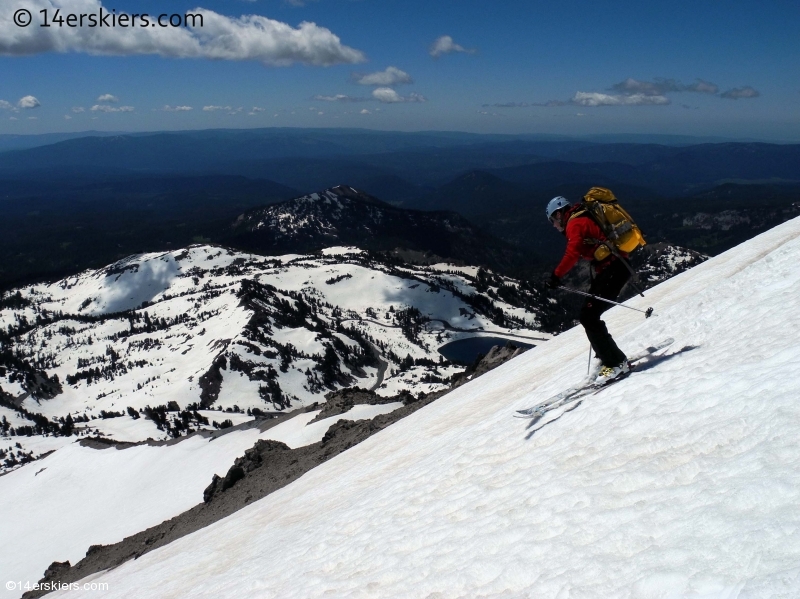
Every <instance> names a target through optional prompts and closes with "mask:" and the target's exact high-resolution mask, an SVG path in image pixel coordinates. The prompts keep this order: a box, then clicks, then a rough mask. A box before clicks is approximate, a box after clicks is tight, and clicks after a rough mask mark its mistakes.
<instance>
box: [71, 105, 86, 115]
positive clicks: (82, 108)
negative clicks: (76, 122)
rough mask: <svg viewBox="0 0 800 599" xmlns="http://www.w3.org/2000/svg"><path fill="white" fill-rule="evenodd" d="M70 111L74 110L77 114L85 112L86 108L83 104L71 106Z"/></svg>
mask: <svg viewBox="0 0 800 599" xmlns="http://www.w3.org/2000/svg"><path fill="white" fill-rule="evenodd" d="M72 112H74V113H75V114H79V113H81V112H86V109H85V108H84V107H83V106H73V107H72Z"/></svg>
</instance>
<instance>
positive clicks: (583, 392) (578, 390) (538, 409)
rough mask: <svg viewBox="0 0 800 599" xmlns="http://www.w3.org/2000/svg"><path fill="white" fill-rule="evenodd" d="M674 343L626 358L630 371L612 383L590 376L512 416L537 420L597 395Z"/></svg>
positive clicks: (663, 343) (670, 339) (667, 343)
mask: <svg viewBox="0 0 800 599" xmlns="http://www.w3.org/2000/svg"><path fill="white" fill-rule="evenodd" d="M674 342H675V340H674V339H672V338H671V337H670V338H668V339H665V340H664V341H662V342H661V343H658V344H656V345H653V346H651V347H648V348H645V349H643V350H642V351H640V352H638V353H637V354H634V355H633V356H631V357H630V358H628V362H629V363H630V364H631V371H630V372H628V373H626V374H624V375H622V376H620V377H617V378H616V379H614V380H613V381H610V382H608V383H602V384H600V383H594V382H593V381H594V378H595V377H596V376H597V373H593V374H590V375H589V376H587V377H586V378H585V379H584V380H583V381H581V382H580V383H579V384H577V385H575V386H573V387H570V388H569V389H567V390H566V391H562V392H561V393H558V394H556V395H554V396H553V397H551V398H549V399H547V400H546V401H543V402H542V403H540V404H537V405H535V406H532V407H530V408H525V409H523V410H517V413H516V414H514V416H515V417H516V418H530V419H536V420H539V419H540V418H541V417H542V416H544V415H545V414H546V413H547V412H549V411H551V410H555V409H557V408H560V407H561V406H563V405H565V404H567V403H570V402H573V401H576V400H578V399H580V398H582V397H586V396H587V395H592V394H594V393H597V392H598V391H600V390H601V389H604V388H605V387H608V386H609V385H613V384H614V383H616V382H618V381H621V380H623V379H626V378H627V377H628V376H629V375H630V374H631V372H633V370H634V369H635V367H636V362H638V361H640V360H643V359H645V358H647V357H648V356H651V355H653V354H654V353H656V352H659V351H661V350H662V349H665V348H667V347H669V346H670V345H672V344H673V343H674Z"/></svg>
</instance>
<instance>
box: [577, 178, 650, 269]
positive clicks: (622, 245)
mask: <svg viewBox="0 0 800 599" xmlns="http://www.w3.org/2000/svg"><path fill="white" fill-rule="evenodd" d="M584 215H586V216H589V217H591V218H592V220H594V222H596V223H597V225H598V226H599V227H600V229H602V231H603V234H604V235H605V236H606V239H607V240H608V242H605V243H604V242H602V241H600V240H596V239H592V240H586V241H587V242H590V243H599V244H600V245H599V246H598V248H597V249H596V250H595V252H594V259H595V260H597V261H600V260H604V259H605V258H608V256H610V255H611V254H612V253H616V252H615V251H614V250H615V249H616V250H619V251H622V252H625V253H627V254H629V253H631V252H632V251H634V250H635V249H636V248H638V247H639V246H643V245H646V244H647V242H646V241H645V240H644V236H643V235H642V232H641V231H640V230H639V227H637V226H636V223H635V222H633V219H632V218H631V215H630V214H628V213H627V212H626V211H625V209H624V208H623V207H622V206H620V204H619V202H618V201H617V198H616V196H615V195H614V194H613V193H612V192H611V190H610V189H606V188H605V187H592V188H591V189H590V190H589V192H588V193H587V194H586V195H585V196H584V197H583V202H581V207H580V209H579V210H576V211H575V212H574V213H573V214H572V216H571V217H570V220H572V219H573V218H575V217H576V216H584ZM609 246H613V247H609Z"/></svg>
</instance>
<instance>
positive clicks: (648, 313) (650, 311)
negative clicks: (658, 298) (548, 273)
mask: <svg viewBox="0 0 800 599" xmlns="http://www.w3.org/2000/svg"><path fill="white" fill-rule="evenodd" d="M557 289H563V290H564V291H569V292H570V293H577V294H578V295H583V296H585V297H591V298H592V299H596V300H600V301H601V302H606V303H607V304H614V305H615V306H622V307H623V308H627V309H628V310H636V311H637V312H641V313H642V314H644V317H645V318H650V317H651V316H652V315H653V308H648V309H647V310H640V309H639V308H632V307H631V306H626V305H625V304H620V303H619V302H612V301H611V300H610V299H606V298H604V297H599V296H597V295H592V294H591V293H586V292H584V291H578V290H577V289H571V288H569V287H557Z"/></svg>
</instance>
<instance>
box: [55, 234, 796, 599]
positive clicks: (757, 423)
mask: <svg viewBox="0 0 800 599" xmlns="http://www.w3.org/2000/svg"><path fill="white" fill-rule="evenodd" d="M799 237H800V220H794V221H791V222H788V223H785V224H783V225H781V226H779V227H776V228H775V229H773V230H771V231H769V232H767V233H765V234H763V235H761V236H760V237H758V238H756V239H754V240H751V241H750V242H747V243H745V244H744V245H742V246H740V247H738V248H735V249H733V250H731V251H729V252H726V253H725V254H722V255H721V256H718V257H716V258H714V259H711V260H709V261H708V262H707V263H705V264H703V265H701V266H699V267H697V268H695V269H693V270H692V271H689V272H687V273H684V274H683V275H680V276H678V277H676V278H674V279H671V280H669V281H667V282H666V283H663V284H662V285H660V286H659V287H657V288H654V289H653V290H651V291H650V292H649V293H648V294H647V297H646V298H644V299H642V298H640V299H638V300H632V301H631V305H633V306H636V307H638V308H645V307H647V306H649V305H653V306H654V307H655V309H656V316H654V317H653V318H650V319H647V320H645V319H643V318H642V317H641V314H638V313H635V312H633V311H629V310H624V309H614V310H612V311H611V312H609V313H608V315H607V321H608V322H609V325H610V328H611V330H612V331H614V332H615V334H616V337H617V339H618V340H619V342H620V344H621V346H622V347H623V348H625V349H626V350H627V351H629V352H633V351H635V350H637V349H639V348H642V347H644V346H646V345H647V344H649V343H651V342H656V341H660V340H661V339H664V338H666V337H668V336H669V337H674V338H675V339H676V342H675V344H674V345H673V346H672V348H670V350H669V351H667V352H666V355H665V356H664V357H663V358H661V359H658V360H655V361H653V362H650V363H649V364H646V365H644V366H642V368H641V369H640V371H639V372H636V373H634V374H633V375H632V376H631V377H629V378H628V379H626V380H625V381H622V382H620V383H618V384H617V385H614V386H613V387H610V388H609V389H607V390H605V391H603V392H601V393H598V394H597V395H595V396H592V397H589V398H586V399H585V400H584V402H583V403H582V404H581V405H580V406H578V407H577V408H576V409H574V410H572V411H569V412H566V413H563V415H560V417H559V414H555V415H554V418H555V420H553V421H551V422H550V423H549V424H546V425H545V426H543V427H542V428H540V429H539V430H538V431H536V432H535V433H534V434H533V435H532V436H531V432H532V429H528V428H526V424H525V421H524V420H516V419H514V418H512V415H513V413H514V410H516V409H519V408H523V407H527V406H529V405H531V404H535V403H537V402H539V401H541V400H544V399H546V398H547V397H549V396H550V395H552V394H554V393H556V392H557V391H559V390H561V389H563V388H565V387H567V386H569V385H571V384H573V383H575V382H576V381H577V380H579V379H580V377H581V375H582V373H583V372H584V371H585V368H586V362H585V361H586V341H585V337H584V335H583V332H582V331H581V330H577V329H573V330H571V331H569V332H567V333H565V334H563V335H561V336H559V337H557V338H555V339H554V340H553V341H551V342H549V343H547V344H544V345H542V346H539V347H537V348H535V349H533V350H531V351H529V352H527V353H525V354H523V355H522V356H520V357H519V358H517V359H515V360H513V361H511V362H509V363H507V364H505V365H504V366H502V367H500V368H498V369H496V370H494V371H492V372H490V373H488V374H486V375H484V376H483V377H481V378H479V379H477V380H476V381H474V382H472V383H468V384H466V385H464V386H463V387H460V388H459V389H457V390H456V391H454V392H453V393H451V394H449V395H447V396H445V397H444V398H442V399H440V400H438V401H437V402H435V403H433V404H431V405H430V406H428V407H426V408H424V409H423V410H420V411H419V412H416V413H415V414H413V415H411V416H409V417H407V418H405V419H403V420H401V421H400V422H398V423H397V424H395V425H393V426H391V427H390V428H388V429H386V430H384V431H382V432H380V433H378V434H376V435H374V436H372V437H370V438H369V439H367V440H366V441H364V442H362V443H361V444H359V445H357V446H355V447H354V448H352V449H350V450H348V451H347V452H345V453H344V454H341V455H339V456H337V457H336V458H334V459H332V460H330V461H328V462H326V463H324V464H322V465H321V466H319V467H317V468H315V469H314V470H312V471H311V472H309V473H308V474H306V475H305V476H303V477H302V478H300V479H299V480H297V481H295V482H294V483H292V484H291V485H289V486H287V487H285V488H283V489H281V490H279V491H277V492H275V493H273V494H272V495H270V496H268V497H266V498H264V499H262V500H260V501H258V502H255V503H253V504H252V505H250V506H248V507H246V508H244V509H243V510H241V511H239V512H237V513H236V514H233V515H232V516H230V517H228V518H226V519H225V520H222V521H220V522H218V523H216V524H215V525H213V526H210V527H208V528H206V529H204V530H201V531H198V532H197V533H194V534H192V535H190V536H188V537H185V538H183V539H181V540H179V541H176V542H174V543H172V544H170V545H168V546H165V547H162V548H160V549H158V550H155V551H153V552H151V553H148V554H145V555H144V556H142V557H140V558H139V559H138V560H136V561H131V562H128V563H126V564H124V565H122V566H121V567H119V568H117V569H115V570H113V571H109V572H106V573H102V574H100V575H98V576H96V577H95V582H102V583H107V584H108V588H109V590H108V591H107V592H104V593H103V596H104V597H131V596H140V597H149V598H153V597H165V598H166V597H183V596H191V597H215V598H216V597H236V598H288V597H298V598H308V597H337V598H338V597H437V598H449V597H453V598H455V597H535V598H537V599H540V598H542V599H547V598H553V599H557V598H558V599H561V598H567V597H569V598H573V599H575V598H586V599H596V598H635V599H668V598H669V599H672V598H679V597H690V598H695V599H699V598H703V599H711V598H714V599H733V598H744V597H747V598H753V597H758V598H767V597H776V598H777V597H780V598H787V599H788V598H796V597H798V596H800V507H798V506H800V444H798V441H797V431H798V430H800V400H799V399H798V398H800V335H798V331H800V266H798V264H800V239H799ZM540 424H541V423H540ZM538 426H539V425H537V427H538ZM65 595H67V596H85V595H81V593H80V592H70V593H65Z"/></svg>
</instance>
